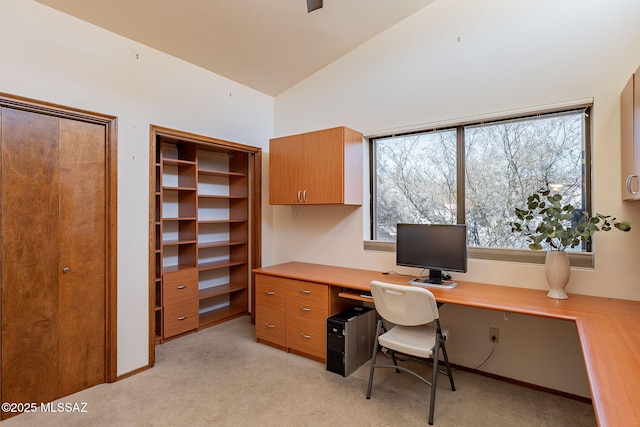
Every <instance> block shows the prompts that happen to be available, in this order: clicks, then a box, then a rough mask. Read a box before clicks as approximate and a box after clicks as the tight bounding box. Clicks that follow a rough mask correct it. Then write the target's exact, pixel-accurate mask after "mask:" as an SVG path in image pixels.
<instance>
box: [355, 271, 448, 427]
mask: <svg viewBox="0 0 640 427" xmlns="http://www.w3.org/2000/svg"><path fill="white" fill-rule="evenodd" d="M370 286H371V294H372V295H373V302H374V304H375V307H376V311H377V312H378V315H379V317H378V322H377V327H376V335H375V336H376V339H375V340H374V343H373V357H372V358H371V370H370V371H369V386H368V388H367V399H369V398H371V388H372V386H373V373H374V370H375V369H376V368H394V369H396V372H398V373H399V372H400V371H405V372H408V373H410V374H412V375H414V376H415V377H417V378H419V379H420V380H422V381H423V382H425V383H427V384H429V385H430V386H431V400H430V406H429V424H433V409H434V407H435V401H436V383H437V379H438V372H439V371H438V363H439V360H438V359H439V353H440V350H442V355H443V357H444V363H445V366H446V368H447V371H446V372H443V371H440V372H441V373H442V374H444V375H447V376H448V377H449V382H450V383H451V390H452V391H455V389H456V387H455V385H454V383H453V376H452V375H451V367H450V365H449V358H448V357H447V350H446V348H445V341H446V339H447V335H448V331H447V330H446V329H441V328H440V320H439V313H438V305H437V303H436V298H435V297H434V296H433V294H432V293H431V292H430V291H428V290H427V289H424V288H421V287H418V286H405V285H395V284H390V283H384V282H378V281H373V282H371V285H370ZM385 321H388V322H390V323H393V324H394V325H395V326H393V327H392V328H391V329H389V330H387V328H386V326H385ZM383 330H384V331H385V332H384V333H383V334H380V333H381V332H382V331H383ZM378 344H380V346H382V347H384V348H387V349H388V350H389V351H390V353H391V357H392V360H393V365H384V364H378V363H376V355H377V354H378ZM395 352H400V353H403V354H406V355H409V356H414V357H417V358H421V359H422V358H424V359H426V358H430V357H433V378H432V380H431V382H429V381H428V380H427V379H426V378H424V377H422V376H420V375H419V374H417V373H416V372H414V371H412V370H410V369H407V368H405V367H403V366H399V365H398V362H397V360H396V355H395Z"/></svg>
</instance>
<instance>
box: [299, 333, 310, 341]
mask: <svg viewBox="0 0 640 427" xmlns="http://www.w3.org/2000/svg"><path fill="white" fill-rule="evenodd" d="M300 336H301V337H302V338H304V339H306V340H310V339H311V335H305V334H303V333H302V332H301V333H300Z"/></svg>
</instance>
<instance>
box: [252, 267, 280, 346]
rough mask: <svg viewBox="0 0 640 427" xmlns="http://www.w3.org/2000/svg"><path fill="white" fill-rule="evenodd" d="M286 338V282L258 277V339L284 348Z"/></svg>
mask: <svg viewBox="0 0 640 427" xmlns="http://www.w3.org/2000/svg"><path fill="white" fill-rule="evenodd" d="M285 337H286V335H285V285H284V280H283V279H281V278H278V277H271V276H262V275H256V338H258V339H262V340H265V341H269V342H271V343H274V344H278V345H281V346H284V345H285V342H286V341H285V340H286V338H285Z"/></svg>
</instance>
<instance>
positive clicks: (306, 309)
mask: <svg viewBox="0 0 640 427" xmlns="http://www.w3.org/2000/svg"><path fill="white" fill-rule="evenodd" d="M300 310H302V311H311V309H310V308H309V307H300Z"/></svg>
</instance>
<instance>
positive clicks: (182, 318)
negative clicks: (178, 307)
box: [178, 316, 187, 320]
mask: <svg viewBox="0 0 640 427" xmlns="http://www.w3.org/2000/svg"><path fill="white" fill-rule="evenodd" d="M186 318H187V316H180V317H178V320H184V319H186Z"/></svg>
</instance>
